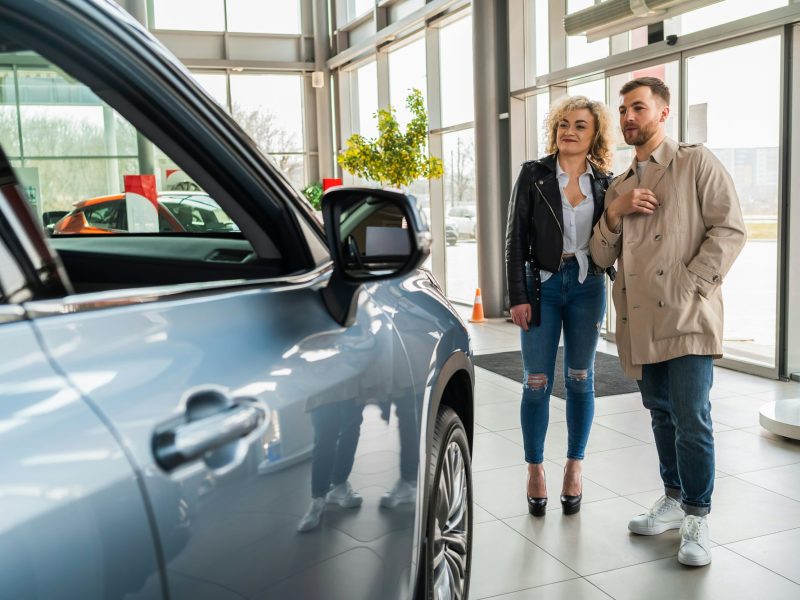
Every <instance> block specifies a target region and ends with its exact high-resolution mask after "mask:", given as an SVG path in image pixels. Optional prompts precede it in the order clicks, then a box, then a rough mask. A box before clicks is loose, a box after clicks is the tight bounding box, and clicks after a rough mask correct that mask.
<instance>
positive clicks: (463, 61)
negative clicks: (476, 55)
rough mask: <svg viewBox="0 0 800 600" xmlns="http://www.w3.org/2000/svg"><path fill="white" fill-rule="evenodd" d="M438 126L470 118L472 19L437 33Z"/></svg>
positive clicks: (445, 125)
mask: <svg viewBox="0 0 800 600" xmlns="http://www.w3.org/2000/svg"><path fill="white" fill-rule="evenodd" d="M439 61H440V66H439V72H440V78H441V95H442V127H448V126H451V125H458V124H459V123H468V122H471V121H472V119H473V115H474V113H473V100H472V96H473V79H472V17H465V18H463V19H459V20H458V21H456V22H454V23H451V24H450V25H447V26H445V27H442V28H441V30H440V31H439Z"/></svg>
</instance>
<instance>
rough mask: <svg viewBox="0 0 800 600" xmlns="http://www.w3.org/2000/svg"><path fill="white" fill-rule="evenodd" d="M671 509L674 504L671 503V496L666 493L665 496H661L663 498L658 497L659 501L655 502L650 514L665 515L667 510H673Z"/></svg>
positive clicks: (655, 515) (652, 515) (653, 515)
mask: <svg viewBox="0 0 800 600" xmlns="http://www.w3.org/2000/svg"><path fill="white" fill-rule="evenodd" d="M671 509H672V506H671V503H670V498H669V496H666V495H665V496H661V498H659V499H658V502H656V503H655V505H654V506H653V508H651V509H650V514H649V516H651V517H653V518H655V517H658V516H661V515H663V514H664V513H665V512H667V511H668V510H671Z"/></svg>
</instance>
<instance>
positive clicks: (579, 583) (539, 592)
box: [491, 579, 611, 600]
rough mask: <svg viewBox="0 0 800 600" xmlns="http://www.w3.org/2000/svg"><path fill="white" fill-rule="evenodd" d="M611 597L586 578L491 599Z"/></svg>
mask: <svg viewBox="0 0 800 600" xmlns="http://www.w3.org/2000/svg"><path fill="white" fill-rule="evenodd" d="M609 598H611V596H609V595H608V594H606V593H604V592H602V591H601V590H600V589H599V588H597V587H595V586H593V585H592V584H591V583H589V582H588V581H586V580H585V579H570V580H568V581H562V582H559V583H551V584H550V585H542V586H539V587H535V588H530V589H527V590H522V591H521V592H513V593H511V594H503V595H502V596H493V597H492V598H491V600H609Z"/></svg>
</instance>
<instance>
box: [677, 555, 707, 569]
mask: <svg viewBox="0 0 800 600" xmlns="http://www.w3.org/2000/svg"><path fill="white" fill-rule="evenodd" d="M678 562H679V563H681V564H682V565H686V566H687V567H705V566H706V565H708V564H711V557H710V556H709V557H708V558H683V557H681V555H680V554H679V555H678Z"/></svg>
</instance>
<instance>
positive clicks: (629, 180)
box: [614, 167, 649, 196]
mask: <svg viewBox="0 0 800 600" xmlns="http://www.w3.org/2000/svg"><path fill="white" fill-rule="evenodd" d="M648 168H649V167H648ZM638 184H639V178H638V177H637V176H636V171H632V170H630V169H628V171H627V173H625V174H624V175H622V177H621V179H619V180H618V181H617V183H616V184H615V185H614V193H615V194H616V195H617V196H622V195H623V194H627V193H628V192H630V191H631V190H634V189H636V188H637V187H641V186H639V185H638Z"/></svg>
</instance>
